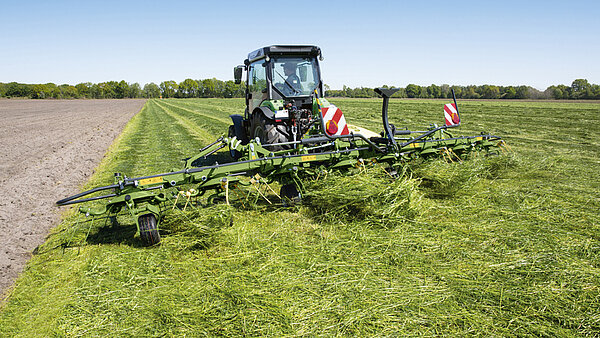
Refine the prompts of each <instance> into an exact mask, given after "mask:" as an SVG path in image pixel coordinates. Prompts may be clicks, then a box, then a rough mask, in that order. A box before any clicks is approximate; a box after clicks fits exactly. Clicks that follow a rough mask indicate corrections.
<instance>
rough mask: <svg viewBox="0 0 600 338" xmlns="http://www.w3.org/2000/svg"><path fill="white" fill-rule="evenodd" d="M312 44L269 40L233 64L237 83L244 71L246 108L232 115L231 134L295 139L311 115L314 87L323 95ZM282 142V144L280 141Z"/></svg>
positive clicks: (271, 140)
mask: <svg viewBox="0 0 600 338" xmlns="http://www.w3.org/2000/svg"><path fill="white" fill-rule="evenodd" d="M318 59H321V60H322V56H321V49H320V48H319V47H317V46H291V45H290V46H282V45H277V46H268V47H264V48H260V49H257V50H255V51H253V52H251V53H250V54H248V58H247V59H246V60H244V65H240V66H237V67H235V68H234V78H235V82H236V83H238V84H239V83H241V80H242V73H243V71H244V70H245V71H246V111H245V114H244V116H243V117H242V116H241V115H232V116H231V118H232V120H233V124H234V125H233V126H231V128H230V134H233V135H232V136H236V137H237V139H239V140H242V142H243V143H247V142H248V141H249V140H250V139H255V138H257V137H258V138H259V140H260V141H261V143H263V144H273V143H285V142H293V141H296V140H298V139H299V138H300V137H301V135H303V134H302V132H306V130H302V129H304V127H308V126H309V125H310V122H311V120H312V119H313V100H314V93H315V91H316V92H317V94H318V96H319V97H322V96H323V82H322V81H321V72H320V69H319V61H318ZM282 148H285V147H282Z"/></svg>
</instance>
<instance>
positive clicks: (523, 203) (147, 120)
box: [0, 99, 600, 336]
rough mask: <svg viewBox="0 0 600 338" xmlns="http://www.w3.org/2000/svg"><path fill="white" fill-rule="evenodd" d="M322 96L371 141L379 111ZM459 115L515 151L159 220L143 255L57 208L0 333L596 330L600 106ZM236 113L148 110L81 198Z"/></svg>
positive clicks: (188, 147)
mask: <svg viewBox="0 0 600 338" xmlns="http://www.w3.org/2000/svg"><path fill="white" fill-rule="evenodd" d="M332 101H334V102H335V103H336V105H338V106H339V107H340V108H341V109H342V110H343V111H344V112H345V114H346V117H347V119H348V120H349V121H350V122H351V123H352V122H354V123H356V124H359V125H363V126H366V127H369V128H371V129H373V130H375V131H379V130H380V128H381V127H380V124H381V122H380V120H379V119H380V109H381V107H380V104H381V103H380V101H377V100H350V99H347V100H332ZM443 103H445V102H442V101H427V100H424V101H414V100H398V101H396V100H392V102H391V105H390V111H391V120H392V121H394V122H395V123H396V125H397V126H404V125H407V126H409V127H415V128H414V129H420V128H417V127H419V126H424V125H427V124H428V123H438V124H441V121H442V115H441V111H442V110H441V108H442V104H443ZM460 108H461V112H462V113H463V115H462V117H463V121H464V122H463V128H462V130H461V134H469V133H473V132H477V133H478V132H479V131H481V129H483V130H487V131H489V132H493V133H495V134H499V135H502V136H505V137H506V139H507V141H508V143H509V145H510V146H511V147H512V149H513V152H512V153H511V154H509V155H505V156H501V157H493V158H482V157H478V158H474V159H473V160H472V161H469V162H464V163H446V162H443V161H432V162H425V163H419V164H411V165H409V166H408V167H407V168H406V170H407V172H406V175H405V177H404V178H403V179H400V180H397V181H390V179H389V177H388V176H387V175H386V174H384V173H382V172H381V171H378V170H377V169H376V168H375V169H373V170H369V171H368V172H365V173H362V174H360V175H354V176H336V175H330V176H328V177H327V178H325V179H323V178H321V179H320V180H319V181H315V182H307V185H308V186H309V190H308V193H307V195H306V196H305V204H304V206H302V207H298V208H292V209H286V208H281V207H270V206H266V205H265V204H258V205H254V206H253V207H252V208H247V209H244V208H238V209H234V208H229V207H226V206H223V205H217V206H215V207H211V208H206V209H202V210H200V209H190V210H188V211H186V212H184V213H183V212H176V211H173V212H170V213H167V215H166V218H165V221H164V224H163V228H162V232H163V242H162V244H161V245H160V246H157V247H152V248H144V247H141V246H140V242H139V241H138V240H137V239H136V238H135V237H134V235H135V226H134V225H133V220H131V219H128V218H127V217H119V221H120V223H121V224H120V225H111V224H109V223H107V224H104V221H103V220H100V222H96V223H95V224H94V225H93V226H90V223H80V224H78V225H76V226H75V223H76V220H77V216H76V215H73V214H71V215H69V216H67V218H66V219H65V221H64V222H63V224H61V226H60V227H59V228H58V229H57V230H56V232H55V233H54V234H53V235H52V236H51V237H50V238H49V240H48V242H47V243H46V244H45V245H44V246H43V247H41V248H40V250H39V253H38V254H37V255H36V256H35V257H34V258H33V259H32V261H31V262H30V263H29V265H28V268H27V271H26V272H25V273H24V274H23V275H22V276H21V278H20V279H19V281H18V282H17V285H16V287H15V289H14V290H13V291H12V293H11V295H10V298H9V299H8V301H7V302H6V304H5V305H3V308H2V310H1V312H0V335H17V334H21V335H23V336H31V335H59V336H62V335H68V336H90V335H92V336H93V335H135V336H164V335H196V336H197V335H231V336H233V335H267V336H282V335H309V336H314V335H347V336H354V335H359V336H364V335H410V336H413V335H459V334H460V335H467V334H469V335H471V334H473V335H486V336H487V335H503V336H504V335H550V336H565V335H576V334H583V335H586V334H587V335H597V334H599V332H600V315H599V314H598V308H600V290H599V289H600V270H599V269H600V225H599V224H598V221H597V211H598V210H599V208H600V201H599V198H598V195H597V191H598V180H597V174H598V173H599V172H600V162H598V160H597V159H596V158H595V155H594V150H597V149H600V144H599V142H598V137H599V136H600V135H599V134H600V131H599V130H598V128H594V127H593V126H594V125H597V122H598V121H597V120H598V117H599V114H598V113H599V112H600V106H599V105H594V104H577V103H576V104H563V103H557V104H547V103H520V102H518V103H517V102H515V103H505V102H472V101H470V102H465V103H460ZM549 111H552V112H554V113H553V114H550V112H549ZM242 112H243V101H242V100H218V99H207V100H161V101H159V100H154V101H149V102H148V103H147V105H146V106H145V107H144V109H143V110H142V111H141V112H140V114H138V115H137V116H136V117H135V118H134V119H133V120H132V121H131V122H130V123H129V125H128V126H127V128H126V130H125V131H124V133H123V134H122V135H121V137H120V138H119V140H117V142H116V143H115V145H114V147H113V148H112V149H111V152H110V153H109V154H108V156H107V158H106V159H105V161H104V162H103V164H102V165H101V167H100V168H99V170H98V173H97V174H96V175H95V176H94V178H93V179H92V181H91V182H90V183H89V184H88V187H91V186H95V185H98V184H100V183H110V181H111V180H112V177H111V176H112V172H115V171H121V172H124V173H127V174H128V175H134V174H135V175H141V174H148V173H155V172H162V171H165V170H169V169H171V168H172V167H178V166H179V165H180V162H179V160H180V159H181V158H184V157H187V156H189V155H191V154H193V153H194V151H195V150H197V149H198V148H199V147H201V146H202V145H203V144H205V142H209V141H210V140H209V139H210V135H212V136H214V137H217V136H218V135H220V134H223V133H225V132H226V122H225V121H226V120H227V115H229V114H234V113H242ZM550 116H562V118H555V117H550Z"/></svg>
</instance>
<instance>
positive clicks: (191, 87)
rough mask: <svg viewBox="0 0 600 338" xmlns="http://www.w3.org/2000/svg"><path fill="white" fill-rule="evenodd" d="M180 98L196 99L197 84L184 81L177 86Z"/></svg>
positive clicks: (187, 80)
mask: <svg viewBox="0 0 600 338" xmlns="http://www.w3.org/2000/svg"><path fill="white" fill-rule="evenodd" d="M179 93H180V97H198V82H196V81H195V80H192V79H185V80H183V81H182V82H181V83H180V84H179Z"/></svg>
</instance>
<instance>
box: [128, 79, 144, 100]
mask: <svg viewBox="0 0 600 338" xmlns="http://www.w3.org/2000/svg"><path fill="white" fill-rule="evenodd" d="M127 97H128V98H130V99H134V98H138V97H142V89H141V88H140V84H139V83H137V82H135V83H132V84H130V85H129V89H128V92H127Z"/></svg>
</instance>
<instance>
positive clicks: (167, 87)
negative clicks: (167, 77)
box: [159, 81, 178, 98]
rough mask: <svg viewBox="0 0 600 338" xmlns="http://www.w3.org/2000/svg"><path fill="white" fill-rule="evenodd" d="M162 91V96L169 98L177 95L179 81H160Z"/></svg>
mask: <svg viewBox="0 0 600 338" xmlns="http://www.w3.org/2000/svg"><path fill="white" fill-rule="evenodd" d="M159 87H160V92H161V95H162V97H164V98H169V97H175V92H176V91H177V88H178V86H177V82H175V81H163V82H161V83H160V86H159Z"/></svg>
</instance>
